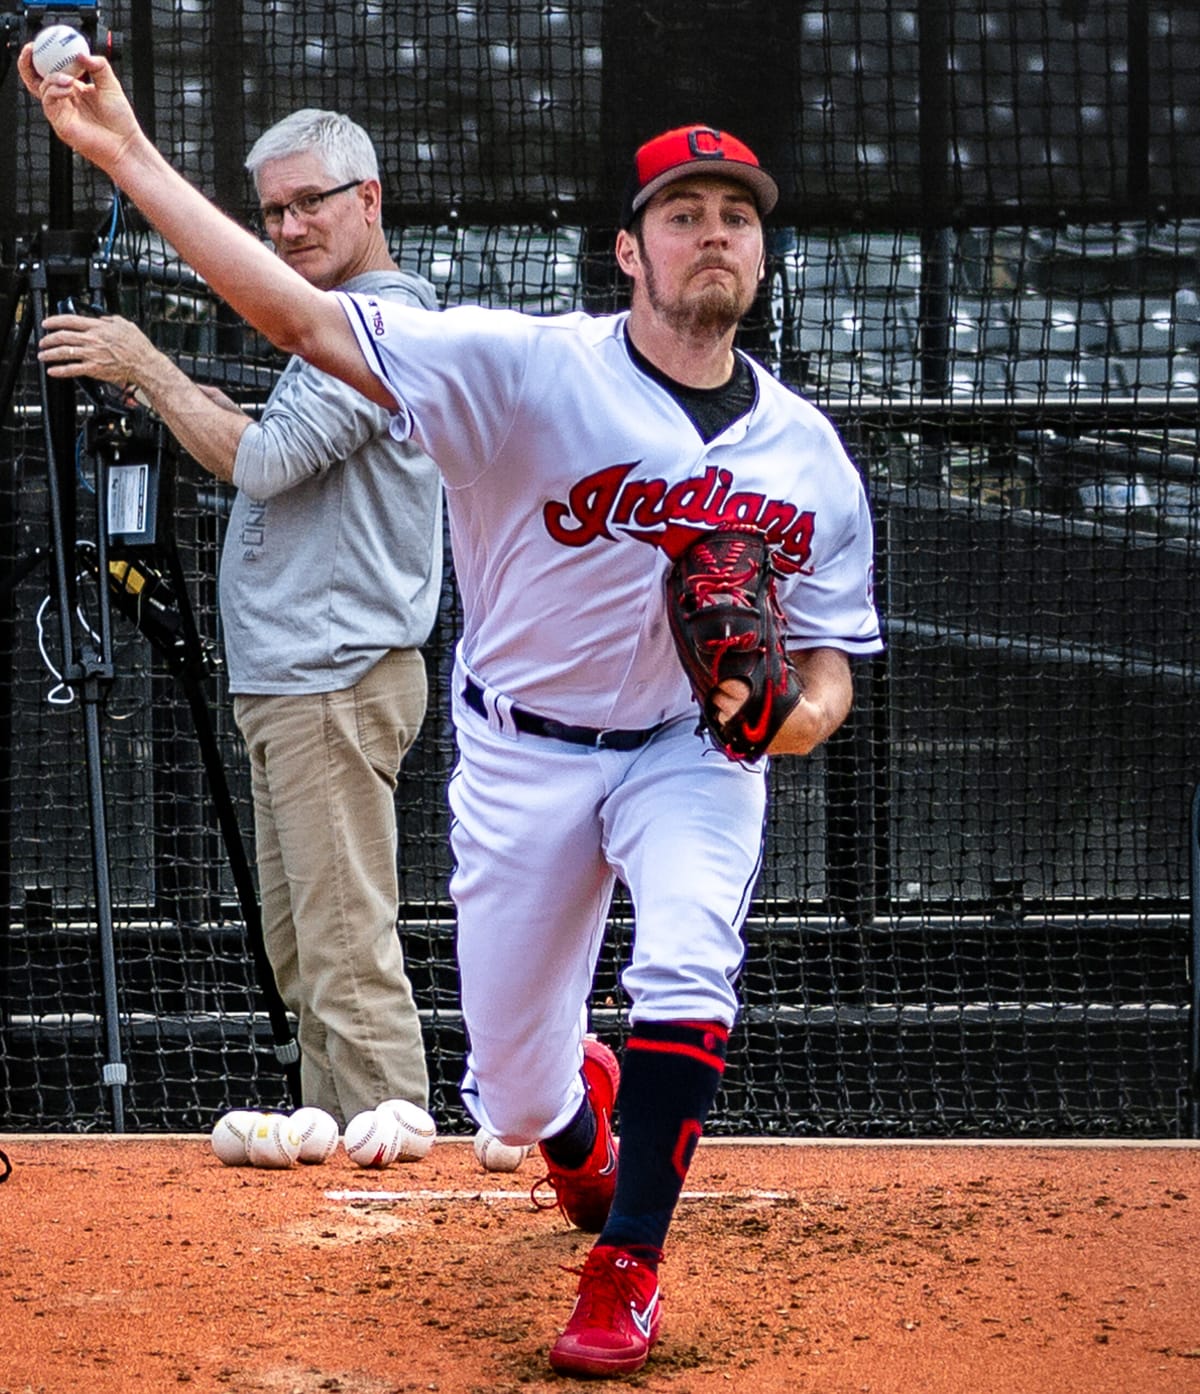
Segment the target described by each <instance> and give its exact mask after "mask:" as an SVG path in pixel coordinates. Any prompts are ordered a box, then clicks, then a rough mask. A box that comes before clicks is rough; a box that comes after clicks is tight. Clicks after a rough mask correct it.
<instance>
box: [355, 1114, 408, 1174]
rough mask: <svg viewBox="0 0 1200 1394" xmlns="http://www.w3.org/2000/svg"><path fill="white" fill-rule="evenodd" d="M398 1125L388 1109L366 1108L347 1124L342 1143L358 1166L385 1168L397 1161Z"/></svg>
mask: <svg viewBox="0 0 1200 1394" xmlns="http://www.w3.org/2000/svg"><path fill="white" fill-rule="evenodd" d="M398 1131H399V1130H398V1126H397V1123H396V1119H395V1117H394V1115H393V1114H391V1113H389V1112H388V1110H387V1109H377V1108H365V1109H363V1111H362V1112H361V1113H356V1114H355V1115H354V1117H353V1118H351V1120H350V1121H349V1123H347V1124H346V1131H345V1133H344V1134H343V1135H342V1145H343V1146H344V1147H345V1149H346V1156H347V1157H349V1158H350V1160H351V1161H352V1162H354V1163H355V1165H356V1166H360V1167H385V1166H390V1165H391V1163H392V1162H394V1161H395V1160H396V1148H397V1145H398V1143H399V1138H398Z"/></svg>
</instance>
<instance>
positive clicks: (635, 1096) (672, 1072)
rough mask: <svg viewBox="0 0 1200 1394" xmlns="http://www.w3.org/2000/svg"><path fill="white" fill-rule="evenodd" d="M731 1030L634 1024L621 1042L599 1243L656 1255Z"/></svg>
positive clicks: (669, 1023) (666, 1023) (691, 1023)
mask: <svg viewBox="0 0 1200 1394" xmlns="http://www.w3.org/2000/svg"><path fill="white" fill-rule="evenodd" d="M728 1041H729V1031H728V1029H727V1028H726V1027H724V1026H722V1025H720V1024H719V1023H717V1022H703V1021H701V1022H695V1021H656V1022H639V1023H638V1024H637V1025H636V1026H635V1027H634V1028H633V1030H632V1032H631V1033H630V1035H629V1038H628V1040H627V1041H626V1042H625V1057H624V1060H623V1061H622V1065H621V1088H620V1092H619V1093H618V1095H617V1113H618V1116H619V1119H620V1140H621V1153H620V1157H621V1160H620V1164H619V1166H618V1168H617V1193H616V1196H615V1197H614V1199H613V1204H612V1209H611V1210H610V1211H609V1215H608V1221H607V1223H606V1224H605V1226H604V1230H603V1232H602V1233H601V1235H600V1238H599V1239H598V1240H597V1243H600V1244H616V1245H619V1246H621V1247H622V1248H642V1247H646V1248H649V1249H659V1250H661V1248H662V1247H663V1242H664V1241H665V1239H666V1237H667V1229H668V1227H669V1226H670V1223H671V1216H672V1215H673V1214H674V1212H675V1206H676V1204H677V1202H678V1200H679V1193H680V1191H682V1190H683V1183H684V1179H685V1178H686V1176H687V1170H688V1167H689V1166H690V1165H691V1161H692V1154H693V1153H694V1152H695V1150H696V1144H697V1143H698V1142H699V1141H700V1134H701V1132H702V1131H703V1128H704V1120H705V1118H706V1117H707V1116H708V1111H709V1109H710V1108H711V1107H712V1101H713V1099H714V1098H715V1097H716V1093H717V1088H718V1087H719V1085H720V1083H721V1074H722V1072H723V1071H724V1069H725V1051H726V1047H727V1045H728Z"/></svg>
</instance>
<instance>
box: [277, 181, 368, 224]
mask: <svg viewBox="0 0 1200 1394" xmlns="http://www.w3.org/2000/svg"><path fill="white" fill-rule="evenodd" d="M365 182H366V181H365V180H363V179H351V180H350V181H349V183H347V184H339V185H338V186H337V188H336V189H325V190H324V191H323V192H322V193H319V194H301V195H300V197H299V198H294V199H292V201H291V203H268V204H265V205H264V206H263V207H262V208H260V209H259V210H258V212H257V214H256V215H255V219H256V221H257V222H259V223H260V224H261V225H262V226H263V227H264V228H277V227H282V226H283V215H284V214H285V213H290V214H291V215H292V217H293V218H311V217H312V216H313V215H314V214H315V213H316V211H317V209H318V208H320V206H321V205H322V204H323V203H324V202H325V200H326V199H327V198H332V197H333V196H334V194H344V193H346V192H348V191H349V190H350V189H357V188H358V186H359V185H360V184H363V183H365Z"/></svg>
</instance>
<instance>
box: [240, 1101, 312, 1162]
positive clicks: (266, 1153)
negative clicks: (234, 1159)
mask: <svg viewBox="0 0 1200 1394" xmlns="http://www.w3.org/2000/svg"><path fill="white" fill-rule="evenodd" d="M299 1155H300V1133H299V1130H298V1129H297V1128H295V1127H294V1126H293V1125H292V1120H291V1119H290V1118H289V1117H288V1116H287V1114H285V1113H259V1114H257V1115H256V1116H255V1118H254V1121H253V1122H252V1123H251V1124H250V1132H249V1134H248V1135H247V1137H246V1156H247V1157H248V1158H249V1161H250V1165H251V1166H252V1167H265V1168H268V1169H275V1170H278V1169H282V1168H283V1167H290V1166H295V1165H296V1159H297V1157H299Z"/></svg>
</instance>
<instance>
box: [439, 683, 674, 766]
mask: <svg viewBox="0 0 1200 1394" xmlns="http://www.w3.org/2000/svg"><path fill="white" fill-rule="evenodd" d="M463 699H464V700H465V701H466V704H467V706H468V707H470V708H471V710H472V711H474V712H478V713H479V715H480V716H482V717H485V718H486V716H487V707H486V705H485V703H484V700H483V688H482V687H480V686H479V684H478V683H477V682H476V681H475V680H474V678H467V679H466V680H465V683H464V686H463ZM509 714H510V715H511V716H512V723H513V725H514V726H515V727H516V728H517V730H518V731H524V732H525V733H526V735H529V736H546V737H547V738H548V739H550V740H552V741H568V742H570V744H571V745H590V746H592V747H593V748H595V749H599V750H637V749H638V747H639V746H643V745H645V744H646V742H647V741H648V740H649V739H650V737H651V736H653V735H654V733H655V732H656V731H658V730H661V729H662V728H661V727H659V726H648V727H646V729H645V730H643V731H597V730H595V729H594V728H593V727H591V726H568V725H567V723H566V722H565V721H555V720H553V718H551V717H548V716H538V714H537V713H536V712H530V711H526V710H525V708H524V707H518V706H513V707H511V708H509Z"/></svg>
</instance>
